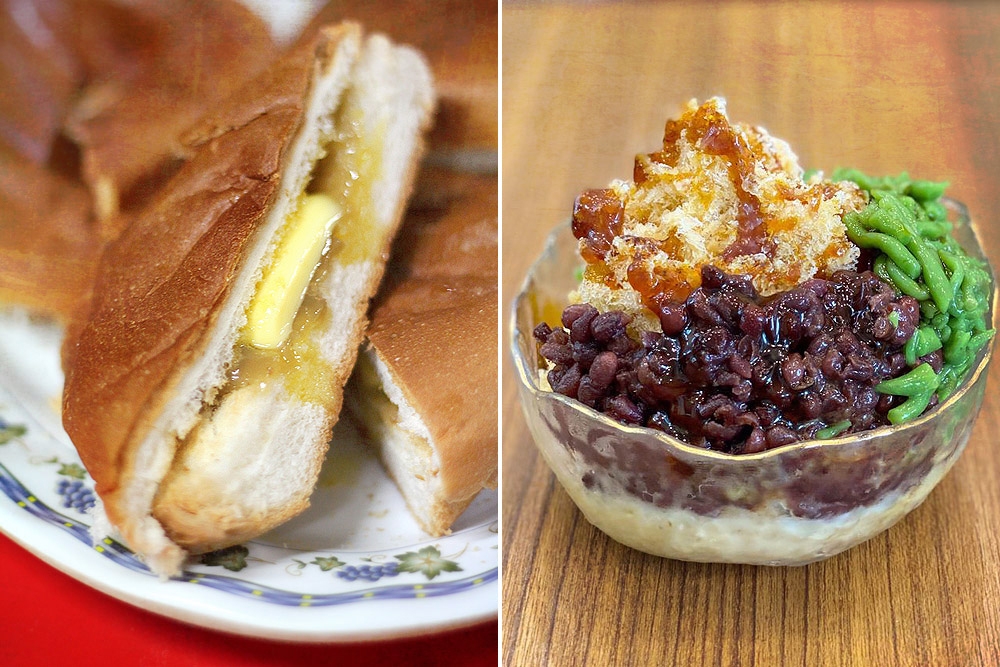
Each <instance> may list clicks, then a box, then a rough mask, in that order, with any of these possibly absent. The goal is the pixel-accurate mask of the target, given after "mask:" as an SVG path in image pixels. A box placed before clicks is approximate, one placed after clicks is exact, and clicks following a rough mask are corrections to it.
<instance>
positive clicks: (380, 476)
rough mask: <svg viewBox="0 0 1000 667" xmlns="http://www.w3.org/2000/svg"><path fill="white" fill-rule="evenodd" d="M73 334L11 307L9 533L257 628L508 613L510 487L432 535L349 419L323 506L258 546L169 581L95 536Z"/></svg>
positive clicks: (376, 631)
mask: <svg viewBox="0 0 1000 667" xmlns="http://www.w3.org/2000/svg"><path fill="white" fill-rule="evenodd" d="M61 335H62V332H61V331H60V330H59V329H58V328H57V327H54V326H52V325H45V324H39V323H33V322H30V321H29V320H28V319H27V318H26V317H24V316H19V315H16V314H4V315H0V530H2V531H3V532H4V533H6V534H7V535H8V536H9V537H11V538H12V539H14V540H15V541H17V542H19V543H20V544H21V545H23V546H24V547H25V548H27V549H28V550H30V551H32V552H33V553H35V554H36V555H38V556H39V557H40V558H42V559H44V560H45V561H47V562H49V563H51V564H52V565H53V566H55V567H56V568H58V569H60V570H62V571H64V572H66V573H67V574H69V575H71V576H73V577H75V578H77V579H79V580H80V581H83V582H84V583H86V584H89V585H90V586H93V587H94V588H96V589H99V590H101V591H104V592H105V593H108V594H110V595H112V596H114V597H117V598H120V599H122V600H124V601H126V602H129V603H132V604H135V605H137V606H140V607H142V608H144V609H149V610H152V611H154V612H157V613H160V614H163V615H165V616H170V617H173V618H177V619H180V620H183V621H186V622H189V623H194V624H197V625H202V626H206V627H210V628H216V629H220V630H225V631H229V632H235V633H240V634H245V635H251V636H255V637H270V638H276V639H287V640H296V641H338V640H344V641H347V640H350V641H357V640H365V639H376V638H385V637H394V636H405V635H413V634H420V633H426V632H432V631H438V630H444V629H447V628H452V627H458V626H463V625H470V624H473V623H477V622H480V621H485V620H489V619H492V618H494V617H496V615H497V610H498V601H499V585H498V578H497V570H498V562H499V557H498V536H497V494H496V492H488V491H484V492H483V493H482V494H480V496H479V497H478V498H477V499H476V501H475V502H474V503H473V504H472V506H471V507H470V508H469V509H468V510H467V511H466V512H465V514H464V515H462V517H460V518H459V520H458V522H457V524H456V525H455V526H454V527H453V531H452V534H451V535H449V536H447V537H444V538H440V539H435V538H431V537H429V536H428V535H427V534H426V533H424V532H422V531H421V530H420V528H419V527H418V526H417V524H416V522H415V521H414V520H413V519H412V517H411V516H410V514H409V512H408V511H407V509H406V506H405V504H404V502H403V499H402V497H401V496H400V494H399V492H398V491H397V490H396V487H395V486H394V485H393V484H392V482H391V481H390V480H389V479H388V478H387V477H386V476H385V474H384V473H383V471H382V469H381V467H380V466H379V464H378V462H377V461H376V460H375V459H374V458H373V457H372V456H371V455H370V454H369V453H368V451H367V449H365V448H364V447H363V444H362V443H360V442H359V439H358V436H357V434H356V433H355V432H354V431H353V430H352V429H350V428H349V427H348V426H343V425H341V426H338V429H337V431H336V432H335V434H334V442H333V445H332V446H331V450H330V456H329V457H328V459H327V462H326V464H325V465H324V469H323V473H322V475H321V478H320V483H319V484H318V485H317V488H316V491H315V492H314V493H313V497H312V506H311V507H310V509H309V510H308V511H307V512H306V513H305V514H303V515H301V516H299V517H297V518H296V519H294V520H292V521H291V522H289V523H287V524H285V525H284V526H282V527H281V528H279V529H278V530H275V531H273V532H271V533H269V534H267V535H265V536H263V537H261V538H260V539H258V540H254V541H253V542H251V543H248V544H247V545H245V546H246V551H245V552H243V551H242V550H237V551H234V552H232V553H229V554H227V555H220V556H218V557H215V558H204V557H203V558H201V559H192V560H191V561H189V563H188V565H187V566H186V568H185V571H184V574H183V576H181V577H178V578H175V579H172V580H170V581H160V580H159V579H158V578H157V577H156V576H154V575H152V574H151V573H150V572H149V571H148V570H147V569H146V568H145V566H144V565H142V563H141V562H140V561H139V560H138V559H137V558H136V557H135V556H134V555H133V554H132V553H131V552H130V551H129V550H128V549H126V548H125V547H124V546H123V545H121V544H119V543H117V542H114V541H111V540H105V541H104V542H101V543H98V544H96V545H94V544H92V542H91V539H90V535H89V532H88V530H89V527H90V523H91V521H90V516H89V515H88V514H87V513H86V510H87V509H88V508H89V506H90V505H91V504H92V503H93V500H94V494H93V482H92V480H91V479H90V477H89V476H87V474H86V471H85V470H84V468H83V467H82V465H81V464H80V459H79V458H78V457H77V454H76V451H75V450H74V448H73V446H72V444H71V443H70V441H69V438H68V436H67V435H66V433H65V432H64V431H63V429H62V426H61V421H60V417H59V395H60V393H61V391H62V382H63V376H62V371H61V370H60V367H59V343H60V338H61ZM227 566H228V567H227ZM230 568H231V569H230Z"/></svg>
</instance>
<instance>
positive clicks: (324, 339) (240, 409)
mask: <svg viewBox="0 0 1000 667" xmlns="http://www.w3.org/2000/svg"><path fill="white" fill-rule="evenodd" d="M303 58H306V59H307V60H306V61H305V62H306V65H305V66H306V67H307V70H308V71H307V75H306V78H307V85H306V88H305V90H306V92H305V96H304V100H303V99H300V98H301V96H302V93H300V92H299V91H298V89H296V88H295V86H293V85H291V84H287V83H286V82H287V81H288V80H289V79H294V78H295V77H296V76H301V74H302V72H301V70H302V68H303ZM255 83H256V86H257V89H259V90H263V91H264V95H263V97H264V99H263V101H262V102H260V103H258V102H256V101H255V100H254V98H253V97H252V95H253V94H254V93H255V92H257V90H255V88H254V87H253V86H251V87H249V88H248V89H246V90H244V91H242V93H241V95H242V96H241V95H237V96H235V97H234V98H233V100H232V101H231V104H230V105H229V106H228V107H225V108H223V109H221V110H220V111H219V112H218V113H217V114H216V115H215V116H214V117H213V118H210V119H206V120H205V121H204V122H203V123H201V124H200V126H199V127H197V128H195V130H194V131H192V133H191V134H190V136H189V137H188V141H189V143H190V144H191V145H192V146H195V147H196V148H197V149H198V150H197V152H196V154H195V155H194V157H193V158H192V160H191V161H190V162H189V163H188V164H186V165H185V166H184V167H182V169H181V171H180V172H179V173H178V176H177V177H175V179H173V180H172V181H171V183H170V184H169V185H168V186H167V187H166V188H165V190H166V191H167V192H166V193H165V194H162V195H160V196H158V197H157V201H156V202H154V203H153V204H151V206H150V209H149V210H148V211H147V212H144V215H142V214H141V215H140V218H139V221H138V222H137V223H135V225H133V226H138V229H137V230H134V229H133V228H132V227H130V228H129V229H128V230H126V232H125V234H123V237H122V239H120V240H119V241H118V242H116V244H114V247H113V248H112V249H111V250H109V252H108V253H107V254H106V255H105V258H104V262H105V264H107V263H116V262H117V263H118V264H117V265H116V266H114V267H112V268H107V267H105V273H106V274H108V275H109V277H108V279H107V281H106V282H107V283H108V284H102V280H101V277H99V279H98V282H97V285H96V287H95V297H96V298H95V305H94V307H93V310H92V313H91V316H90V319H89V321H88V323H87V325H85V327H84V329H83V331H82V332H81V333H80V335H79V337H78V338H77V340H76V341H75V343H74V344H73V349H71V350H69V351H67V354H66V355H65V357H66V359H67V384H66V390H65V393H64V424H65V425H66V428H67V431H68V432H69V433H70V435H71V437H73V439H74V443H75V444H76V445H77V448H78V450H79V451H80V454H81V457H82V458H83V460H84V463H85V464H86V465H87V467H88V469H89V470H90V471H91V474H92V476H93V477H94V479H95V481H96V482H97V491H98V493H99V494H100V495H101V498H102V501H103V502H102V505H103V507H104V510H105V511H106V512H107V515H108V519H109V520H110V523H111V525H113V526H114V527H115V528H116V529H117V531H118V532H119V533H120V535H121V537H122V538H123V539H124V540H125V542H126V543H127V544H128V545H129V546H130V548H132V549H134V550H135V551H136V552H137V553H139V554H140V555H142V556H143V557H144V558H145V559H146V562H147V563H148V565H149V566H150V568H151V569H152V570H154V571H155V572H158V573H160V574H162V575H172V574H176V573H177V572H178V571H179V569H180V567H181V564H182V563H183V560H184V558H185V557H186V555H187V554H188V553H198V552H203V551H208V550H212V549H216V548H220V547H222V546H227V545H230V544H235V543H238V542H242V541H245V540H247V539H250V538H252V537H254V536H256V535H259V534H261V533H262V532H265V531H266V530H268V529H270V528H271V527H273V526H275V525H277V524H278V523H280V522H282V521H284V520H286V519H288V518H290V517H291V516H293V515H295V514H296V513H298V512H300V511H302V510H303V509H305V507H306V506H307V505H308V496H309V494H310V492H311V490H312V487H313V485H314V484H315V481H316V478H317V476H318V473H319V468H320V464H321V462H322V459H323V456H324V455H325V452H326V448H327V442H328V439H329V435H330V430H331V429H332V427H333V424H334V423H335V421H336V418H337V415H338V413H339V410H340V406H341V402H342V387H343V385H344V383H345V382H346V380H347V377H348V376H349V374H350V370H351V368H352V366H353V364H354V360H355V355H356V350H357V346H358V344H359V343H360V340H361V338H362V333H363V329H364V312H365V309H366V306H367V303H368V299H369V298H370V297H371V296H372V295H373V294H374V292H375V290H376V288H377V285H378V281H379V280H380V278H381V274H382V271H383V268H384V263H385V259H386V257H387V256H388V250H389V244H390V242H391V239H392V236H393V235H394V233H395V230H396V228H397V226H398V224H399V219H400V218H401V214H402V208H403V206H404V203H405V199H406V196H407V195H408V193H409V189H410V186H411V183H412V180H413V175H414V173H413V172H414V167H413V165H414V164H415V161H416V159H417V158H418V156H419V154H420V152H421V138H420V137H421V133H422V131H423V129H424V128H425V127H426V125H427V123H428V120H429V116H430V112H431V108H432V106H433V94H432V92H431V82H430V75H429V72H428V70H427V68H426V66H425V64H424V62H423V60H422V58H421V57H420V56H419V55H418V54H416V53H415V52H414V51H412V50H410V49H407V48H403V47H397V46H394V45H391V44H390V43H389V42H388V41H387V40H385V39H384V38H381V37H378V36H371V37H368V38H367V39H365V40H364V41H363V42H362V41H361V38H360V29H359V28H358V27H357V26H355V25H350V24H346V25H344V26H341V27H339V28H336V29H327V30H324V31H322V32H321V33H320V35H319V36H318V38H317V40H316V41H315V42H314V43H312V44H309V45H306V46H304V47H302V48H301V49H298V50H297V51H296V53H293V54H290V55H289V56H287V57H286V58H284V59H283V60H282V61H281V62H279V63H278V64H277V65H276V66H275V67H274V68H272V69H271V70H269V71H268V72H267V73H266V74H265V75H264V76H263V77H261V78H260V79H258V81H257V82H255ZM248 96H251V97H249V101H247V100H248ZM282 119H286V120H287V122H286V123H285V125H282V122H283V120H282ZM255 126H264V127H265V130H264V131H263V132H258V133H254V131H253V128H254V127H255ZM286 126H287V127H289V128H291V131H290V132H289V136H290V137H291V139H290V141H289V143H288V144H287V148H285V149H282V150H280V151H278V152H277V154H276V155H275V156H274V158H273V159H272V160H270V161H268V160H266V159H262V158H260V154H267V153H268V151H272V152H273V151H274V147H273V146H272V143H274V142H277V141H280V136H279V135H280V132H281V130H280V128H281V127H286ZM276 127H277V128H279V129H275V128H276ZM352 141H353V142H354V144H353V145H354V148H358V147H359V146H360V147H361V149H362V150H361V151H360V152H361V153H364V154H365V155H369V156H374V158H373V159H371V160H369V161H368V162H367V163H365V164H358V165H356V166H357V168H358V170H359V171H360V174H359V176H358V180H357V183H356V184H355V186H354V189H353V193H352V194H351V195H350V196H349V197H348V202H349V206H354V207H356V208H357V209H358V210H360V211H361V213H363V215H356V216H352V215H345V220H344V221H342V224H341V225H340V226H338V228H337V229H336V230H335V232H334V234H335V236H337V235H339V236H340V239H341V240H337V239H335V240H334V241H333V242H332V248H331V250H330V252H329V253H328V255H327V257H326V258H325V260H324V265H323V266H322V268H321V269H320V270H318V271H317V274H316V276H315V278H314V281H313V284H312V285H311V286H310V288H309V292H310V296H309V297H308V299H309V300H310V302H311V303H312V306H310V307H309V308H305V307H304V308H303V311H306V310H310V309H311V310H312V311H315V312H316V313H319V314H318V315H317V316H316V317H318V318H319V319H318V320H317V321H313V322H312V323H309V322H307V323H306V325H303V326H299V322H298V320H297V323H296V328H297V329H300V332H299V333H298V334H293V336H298V339H295V338H293V339H292V340H290V341H289V343H297V344H299V345H300V346H305V347H307V348H308V349H309V354H308V355H307V356H308V357H309V358H308V359H306V360H305V362H304V363H301V364H291V365H288V364H285V365H284V366H282V365H281V364H278V365H277V366H273V367H272V366H271V365H270V362H269V361H267V360H266V359H265V361H264V362H260V361H259V360H258V361H257V362H255V364H256V366H257V367H258V376H257V379H256V380H255V381H254V382H252V383H246V382H244V383H242V384H240V383H239V382H233V381H232V380H231V378H232V377H233V376H235V375H237V374H239V372H240V370H241V366H244V365H246V364H247V361H246V360H247V358H250V357H252V354H253V353H252V352H248V351H246V350H245V349H242V346H241V344H240V342H239V337H240V332H241V329H242V327H243V325H244V323H245V321H246V315H245V310H246V308H247V305H248V303H249V301H250V299H251V297H252V296H253V293H254V290H255V288H256V284H257V281H258V280H259V278H260V277H261V274H262V271H263V267H264V266H266V265H267V262H268V261H269V259H270V254H271V253H273V251H274V248H275V244H276V238H277V237H278V236H279V235H280V232H281V229H282V226H283V224H284V221H285V220H286V219H287V217H288V215H289V214H290V213H291V212H292V211H293V210H294V208H295V207H296V206H297V205H298V202H299V201H300V199H299V198H300V195H301V193H302V192H303V191H304V190H305V189H306V187H307V185H309V182H310V179H311V178H312V174H313V172H314V167H315V166H316V163H317V161H318V160H320V159H321V158H322V159H323V161H324V162H325V163H330V162H334V161H337V160H340V159H341V158H342V157H344V155H343V154H342V152H341V149H343V148H344V146H346V145H350V143H351V142H352ZM268 142H271V143H268ZM359 142H360V143H359ZM326 152H329V155H328V156H327V157H325V158H324V153H326ZM357 152H358V151H355V154H356V153H357ZM343 153H351V151H343ZM220 156H225V157H226V158H227V159H228V160H229V162H231V163H232V164H231V165H229V166H230V167H233V166H235V168H236V169H237V170H238V169H239V168H240V164H241V163H240V162H239V160H240V159H241V158H245V159H246V161H249V162H253V163H257V162H259V163H260V166H259V167H258V168H257V169H256V171H255V173H250V174H247V176H246V177H240V178H236V179H235V180H234V179H233V177H232V176H231V175H230V173H229V172H227V173H220V175H219V178H217V179H214V180H213V179H211V178H209V179H208V183H207V188H208V189H207V191H208V192H211V193H215V194H216V195H219V193H221V195H220V196H214V197H212V196H207V197H208V199H207V202H206V201H204V200H198V201H196V204H197V206H195V207H194V208H193V209H192V210H189V211H187V212H186V215H187V216H188V217H190V218H203V219H204V220H203V221H202V222H201V223H200V227H199V226H198V225H197V224H195V227H197V229H196V230H195V231H193V232H192V231H190V230H188V231H186V232H185V234H188V235H190V240H189V239H188V238H183V239H182V240H181V243H180V244H178V245H180V246H181V247H180V248H175V249H171V248H169V247H168V248H166V249H164V250H163V251H162V253H163V255H164V256H163V257H156V258H155V259H154V260H150V259H145V260H144V259H142V258H141V256H140V257H139V259H136V255H137V253H138V251H137V250H135V249H133V248H132V247H131V246H135V245H137V244H138V243H140V241H138V240H137V239H136V237H137V236H141V235H143V234H154V235H155V233H156V229H157V227H156V223H157V216H161V217H163V216H164V215H168V214H165V213H164V209H165V207H166V208H170V209H173V207H177V206H180V207H183V206H184V205H185V204H187V203H188V202H187V199H186V196H185V195H184V193H185V192H186V191H187V190H188V189H189V188H190V186H189V185H187V184H186V183H185V181H184V179H190V180H196V179H198V178H201V179H202V180H204V176H203V175H202V176H200V175H199V174H198V172H197V168H198V167H199V166H202V167H207V168H208V169H209V170H211V165H213V164H215V162H216V161H223V162H225V160H223V159H222V157H220ZM234 156H235V157H234ZM348 157H349V156H348ZM200 163H204V164H200ZM266 165H273V168H269V167H268V166H266ZM269 169H270V170H269ZM248 179H249V181H251V182H250V183H249V184H246V182H247V180H248ZM255 180H256V181H257V182H256V183H255V182H252V181H255ZM359 184H360V185H359ZM258 185H259V187H258ZM244 186H245V190H243V191H241V190H240V188H241V187H244ZM213 187H216V190H213V189H212V188H213ZM258 190H263V192H258ZM205 191H206V190H203V191H202V192H205ZM230 191H232V194H231V196H229V195H227V193H228V192H230ZM172 192H173V193H179V194H177V196H176V198H175V200H173V201H172V200H171V193H172ZM369 199H370V201H368V200H369ZM189 205H190V204H189ZM174 215H176V214H174ZM247 219H249V220H250V222H249V223H248V222H247ZM173 222H177V221H176V220H173ZM187 224H189V223H186V222H183V221H182V222H179V223H178V225H179V226H180V227H182V228H186V225H187ZM352 225H361V226H362V227H359V228H356V229H351V226H352ZM232 230H235V231H236V233H235V234H230V233H229V232H230V231H232ZM240 234H243V235H244V236H245V239H244V238H242V237H240ZM234 237H240V238H237V240H236V241H233V240H232V239H233V238H234ZM357 239H361V240H363V241H364V242H363V243H361V244H360V246H362V247H361V248H360V249H359V248H358V244H356V243H355V241H356V240H357ZM165 240H167V239H165ZM148 247H154V248H155V247H156V246H153V245H150V246H148ZM216 254H218V255H220V257H221V259H222V260H223V261H219V262H212V261H211V260H212V259H213V255H216ZM192 257H194V258H195V259H192ZM128 260H132V261H133V263H136V264H139V265H142V264H149V263H150V262H155V263H156V266H157V269H158V270H162V271H164V272H165V274H166V276H165V278H164V280H163V281H162V282H156V281H155V280H154V282H153V284H149V281H148V280H146V284H140V285H139V286H135V287H133V286H131V285H127V284H123V283H124V282H125V281H123V280H122V279H121V278H120V274H122V273H123V272H127V266H124V265H123V264H122V262H123V261H124V262H125V264H127V262H128ZM219 265H222V266H223V268H222V269H220V268H217V267H218V266H219ZM161 266H163V267H165V268H162V269H160V268H159V267H161ZM136 268H140V269H141V268H144V267H142V266H139V267H136ZM223 270H225V271H226V275H225V276H222V277H220V276H219V275H218V274H219V272H221V271H223ZM154 272H155V271H154ZM144 279H145V276H143V278H139V279H137V280H138V281H139V282H140V283H141V282H142V281H143V280H144ZM213 281H214V282H217V283H219V287H218V288H217V289H214V290H208V291H207V293H206V290H203V289H202V283H210V282H213ZM115 290H117V291H118V292H116V291H115ZM199 290H202V291H200V292H199ZM119 292H123V293H119ZM159 292H163V293H162V294H161V293H159ZM189 293H193V294H194V298H193V299H192V300H191V301H190V303H187V304H185V302H184V301H183V299H184V298H185V297H188V296H190V295H189ZM165 301H168V302H169V303H170V304H171V305H168V307H167V310H168V311H169V312H168V313H167V314H166V315H165V316H164V315H163V314H162V313H160V311H158V310H157V308H156V306H158V305H159V306H162V305H163V302H165ZM147 302H150V303H147ZM178 303H179V305H177V304H178ZM123 306H124V307H123ZM136 310H138V311H139V312H138V313H137V312H135V311H136ZM147 310H148V313H149V317H151V318H156V317H163V318H164V319H165V321H152V320H150V319H147V318H146V317H144V315H146V313H147ZM122 311H127V312H122ZM175 311H176V312H175ZM192 311H193V312H192ZM299 317H300V318H302V317H306V314H305V313H304V312H300V314H299ZM116 318H117V319H116ZM123 332H124V333H123ZM133 332H135V333H133ZM107 333H110V334H112V337H114V336H115V335H117V336H119V337H120V338H121V339H120V340H117V341H115V340H112V341H110V342H108V341H102V334H107ZM133 335H134V336H135V337H136V338H137V339H139V340H136V341H130V339H129V337H130V336H133ZM146 339H148V342H143V341H145V340H146ZM161 339H162V340H161ZM143 345H144V346H145V348H146V351H144V350H143ZM150 346H152V348H151V349H150ZM122 348H125V350H126V354H123V355H122V356H123V357H124V359H117V358H116V356H115V355H116V354H122ZM296 353H297V351H296ZM293 356H294V355H293ZM98 360H99V361H103V362H104V363H111V364H117V365H119V366H122V368H118V369H115V370H110V371H109V370H103V371H102V370H100V369H99V368H97V365H98V363H99V361H98ZM300 366H310V367H309V368H297V367H300ZM261 369H262V370H261ZM289 369H291V370H289ZM312 369H315V370H316V372H317V375H318V379H317V382H318V383H319V386H316V387H312V386H307V381H306V379H307V378H308V377H309V375H310V373H311V372H312ZM286 370H288V371H289V372H290V373H297V376H296V377H294V378H292V379H290V380H286V379H285V378H283V377H282V376H281V375H280V373H281V372H282V371H286ZM95 376H96V379H97V380H98V381H97V382H96V383H95V382H93V380H95ZM257 380H261V381H259V382H258V381H257ZM123 392H124V393H123ZM95 406H99V407H101V408H103V410H102V412H103V414H104V416H105V417H107V416H111V418H114V415H115V413H116V412H117V413H120V414H121V417H122V418H123V422H124V424H123V425H118V426H113V427H109V426H106V425H102V424H95V423H94V420H93V418H91V417H89V416H88V414H87V412H88V410H91V409H92V408H94V407H95Z"/></svg>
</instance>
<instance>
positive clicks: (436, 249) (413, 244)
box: [368, 170, 498, 534]
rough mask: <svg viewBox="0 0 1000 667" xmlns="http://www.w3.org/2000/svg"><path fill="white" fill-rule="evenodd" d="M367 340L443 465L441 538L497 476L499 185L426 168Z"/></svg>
mask: <svg viewBox="0 0 1000 667" xmlns="http://www.w3.org/2000/svg"><path fill="white" fill-rule="evenodd" d="M396 248H397V249H398V252H397V254H396V255H395V256H394V257H393V261H392V262H391V264H390V275H389V277H388V282H387V284H386V286H385V288H384V289H383V290H382V292H381V293H380V295H379V298H378V300H377V301H376V303H375V306H374V307H373V309H372V312H371V325H370V326H369V329H368V340H369V343H370V344H371V346H372V347H373V348H374V349H375V350H376V352H377V354H378V356H379V358H380V359H381V360H382V362H383V363H384V364H385V365H386V366H387V367H388V368H389V370H390V371H391V373H392V374H393V376H394V377H395V379H396V381H397V383H398V386H399V387H400V389H402V391H403V393H404V395H405V396H406V399H407V401H408V403H409V404H410V406H412V407H413V408H414V410H416V412H417V413H418V414H419V416H420V419H421V420H422V421H423V422H424V424H425V425H426V426H427V428H428V430H429V432H430V434H431V440H432V443H433V446H434V448H435V450H436V452H437V454H438V456H439V458H440V473H439V477H440V480H441V490H440V492H439V494H438V496H437V497H436V498H435V500H436V501H437V502H438V503H440V507H439V509H440V512H439V515H438V516H437V517H436V521H435V525H433V526H431V530H430V532H433V533H437V534H441V533H443V532H445V531H446V530H447V528H448V527H449V526H450V525H451V523H452V522H453V521H454V520H455V518H456V517H457V516H458V515H459V514H460V513H461V512H462V511H463V510H464V509H465V507H467V506H468V504H469V502H471V500H472V499H473V497H474V496H475V494H476V493H478V492H479V491H480V490H481V489H482V488H483V487H485V486H491V485H495V483H496V470H497V451H496V443H497V414H496V410H495V406H496V405H497V384H496V363H497V324H498V323H497V183H496V177H495V176H475V175H469V174H460V173H457V172H446V171H442V170H425V172H424V173H423V174H422V177H421V178H420V180H419V181H418V186H417V190H416V194H415V196H414V201H413V203H412V204H411V208H410V212H409V215H408V218H407V220H406V223H405V224H404V227H403V230H402V232H401V233H400V238H399V239H398V240H397V243H396Z"/></svg>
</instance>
